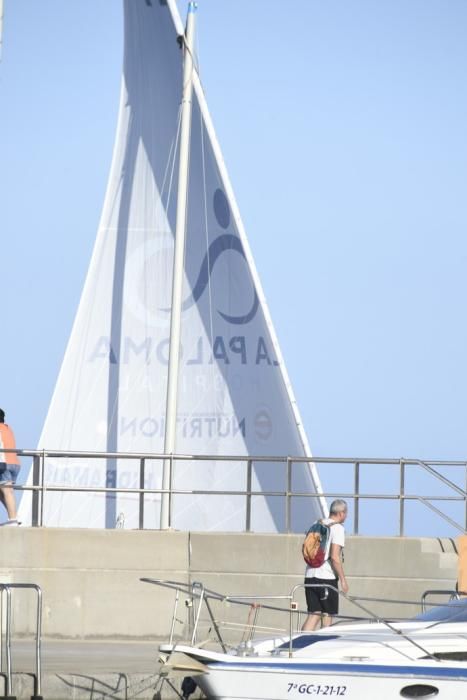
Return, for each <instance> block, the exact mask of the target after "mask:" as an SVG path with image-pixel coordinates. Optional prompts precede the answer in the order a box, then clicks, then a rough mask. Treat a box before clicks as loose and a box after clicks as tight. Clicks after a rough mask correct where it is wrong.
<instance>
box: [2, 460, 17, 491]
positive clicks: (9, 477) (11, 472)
mask: <svg viewBox="0 0 467 700" xmlns="http://www.w3.org/2000/svg"><path fill="white" fill-rule="evenodd" d="M19 469H20V467H19V464H6V463H5V462H0V486H2V485H3V484H16V479H17V478H18V474H19Z"/></svg>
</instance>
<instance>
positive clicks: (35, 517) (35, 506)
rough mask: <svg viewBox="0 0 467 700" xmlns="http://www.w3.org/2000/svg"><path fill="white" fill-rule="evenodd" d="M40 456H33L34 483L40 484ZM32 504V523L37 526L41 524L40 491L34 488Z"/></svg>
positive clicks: (35, 484) (34, 484)
mask: <svg viewBox="0 0 467 700" xmlns="http://www.w3.org/2000/svg"><path fill="white" fill-rule="evenodd" d="M40 469H41V466H40V457H39V455H34V457H33V458H32V485H33V486H39V480H40ZM31 499H32V505H31V525H32V527H37V526H38V524H39V491H38V490H36V489H35V490H34V491H33V492H32V495H31Z"/></svg>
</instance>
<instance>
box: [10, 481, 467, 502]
mask: <svg viewBox="0 0 467 700" xmlns="http://www.w3.org/2000/svg"><path fill="white" fill-rule="evenodd" d="M13 488H14V489H15V490H17V491H42V490H43V487H42V486H25V485H24V486H20V485H15V486H14V487H13ZM44 490H45V491H76V492H77V493H78V492H83V491H84V492H90V493H128V494H132V493H145V494H164V493H172V494H173V495H181V496H183V495H186V496H190V495H192V496H210V495H211V496H245V495H250V496H274V497H276V498H284V497H285V496H287V495H289V492H287V491H226V490H222V491H205V490H201V489H141V488H129V487H124V486H122V487H121V488H119V487H118V486H69V485H66V486H60V485H58V484H57V485H51V484H49V485H47V486H45V487H44ZM290 496H291V497H292V498H323V497H324V498H348V499H352V498H363V499H367V500H379V501H382V500H386V501H390V500H392V501H399V500H403V501H424V500H427V501H462V502H464V501H465V498H463V497H462V496H439V495H437V496H418V495H416V494H414V495H411V494H384V493H373V494H370V493H368V494H361V493H343V492H342V491H339V492H324V491H323V492H322V493H307V492H291V493H290Z"/></svg>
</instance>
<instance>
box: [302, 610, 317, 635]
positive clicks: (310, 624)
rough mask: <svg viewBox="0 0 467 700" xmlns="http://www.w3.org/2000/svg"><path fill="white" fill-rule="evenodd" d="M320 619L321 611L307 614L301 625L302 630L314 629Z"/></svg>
mask: <svg viewBox="0 0 467 700" xmlns="http://www.w3.org/2000/svg"><path fill="white" fill-rule="evenodd" d="M320 621H321V613H312V614H311V615H308V617H307V618H306V620H305V622H304V623H303V625H302V632H311V631H312V630H315V629H316V628H317V627H318V626H319V623H320Z"/></svg>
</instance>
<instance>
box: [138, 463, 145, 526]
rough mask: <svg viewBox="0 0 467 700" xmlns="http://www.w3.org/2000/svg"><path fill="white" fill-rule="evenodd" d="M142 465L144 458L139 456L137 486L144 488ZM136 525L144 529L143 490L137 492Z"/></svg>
mask: <svg viewBox="0 0 467 700" xmlns="http://www.w3.org/2000/svg"><path fill="white" fill-rule="evenodd" d="M144 466H145V459H144V457H141V459H140V462H139V487H140V489H144ZM138 527H139V529H140V530H144V491H140V493H139V523H138Z"/></svg>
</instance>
